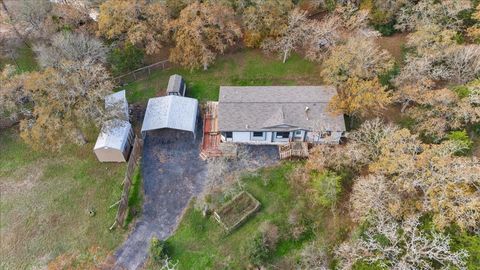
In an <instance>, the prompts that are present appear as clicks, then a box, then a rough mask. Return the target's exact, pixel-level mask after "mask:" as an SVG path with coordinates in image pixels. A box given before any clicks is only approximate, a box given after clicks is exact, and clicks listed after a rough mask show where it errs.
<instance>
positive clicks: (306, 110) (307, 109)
mask: <svg viewBox="0 0 480 270" xmlns="http://www.w3.org/2000/svg"><path fill="white" fill-rule="evenodd" d="M309 110H310V108H309V107H308V106H306V107H305V116H306V117H307V120H309V119H308V111H309Z"/></svg>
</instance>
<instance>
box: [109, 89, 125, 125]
mask: <svg viewBox="0 0 480 270" xmlns="http://www.w3.org/2000/svg"><path fill="white" fill-rule="evenodd" d="M125 93H126V91H125V90H121V91H118V92H115V93H113V94H111V95H108V96H105V110H106V111H107V113H108V114H109V115H110V116H111V118H120V119H122V120H128V118H129V115H128V114H129V113H128V102H127V97H126V94H125Z"/></svg>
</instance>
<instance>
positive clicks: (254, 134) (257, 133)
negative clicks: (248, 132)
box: [252, 131, 265, 138]
mask: <svg viewBox="0 0 480 270" xmlns="http://www.w3.org/2000/svg"><path fill="white" fill-rule="evenodd" d="M252 137H253V138H263V137H265V132H262V131H253V132H252Z"/></svg>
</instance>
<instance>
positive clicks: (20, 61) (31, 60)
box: [0, 43, 38, 73]
mask: <svg viewBox="0 0 480 270" xmlns="http://www.w3.org/2000/svg"><path fill="white" fill-rule="evenodd" d="M6 64H10V65H13V66H15V67H17V71H18V72H20V73H21V72H29V71H34V70H37V69H38V65H37V62H36V61H35V53H34V52H33V50H32V49H31V48H29V47H28V46H26V45H25V44H23V43H22V46H21V47H18V49H17V56H16V57H15V59H4V58H1V59H0V68H3V66H5V65H6Z"/></svg>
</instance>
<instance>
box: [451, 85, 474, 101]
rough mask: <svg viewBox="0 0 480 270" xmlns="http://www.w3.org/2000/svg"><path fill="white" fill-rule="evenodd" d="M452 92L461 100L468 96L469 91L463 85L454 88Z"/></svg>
mask: <svg viewBox="0 0 480 270" xmlns="http://www.w3.org/2000/svg"><path fill="white" fill-rule="evenodd" d="M453 92H455V93H456V94H457V95H458V97H459V98H461V99H462V98H466V97H468V96H469V95H470V89H469V88H468V87H467V86H465V85H461V86H457V87H454V88H453Z"/></svg>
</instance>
